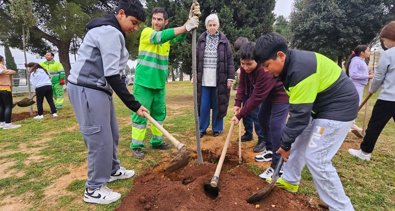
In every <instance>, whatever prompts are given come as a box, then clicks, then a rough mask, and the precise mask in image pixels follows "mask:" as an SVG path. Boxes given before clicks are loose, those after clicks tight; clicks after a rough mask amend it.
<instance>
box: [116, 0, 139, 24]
mask: <svg viewBox="0 0 395 211" xmlns="http://www.w3.org/2000/svg"><path fill="white" fill-rule="evenodd" d="M121 9H123V10H124V11H125V14H126V16H133V17H135V18H137V19H138V20H139V21H141V22H144V21H145V12H144V8H143V5H142V4H141V2H140V0H119V4H118V8H117V12H119V10H121Z"/></svg>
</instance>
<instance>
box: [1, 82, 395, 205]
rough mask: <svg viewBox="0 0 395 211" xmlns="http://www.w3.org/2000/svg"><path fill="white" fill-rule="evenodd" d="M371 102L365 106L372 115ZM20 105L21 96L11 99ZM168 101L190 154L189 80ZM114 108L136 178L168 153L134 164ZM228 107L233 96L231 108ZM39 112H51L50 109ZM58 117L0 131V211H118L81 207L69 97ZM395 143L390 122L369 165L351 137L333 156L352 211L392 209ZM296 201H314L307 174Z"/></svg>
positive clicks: (172, 126)
mask: <svg viewBox="0 0 395 211" xmlns="http://www.w3.org/2000/svg"><path fill="white" fill-rule="evenodd" d="M232 96H234V91H232ZM376 97H377V96H374V97H373V99H372V100H371V101H370V109H368V111H369V114H370V111H371V109H372V107H373V104H374V103H373V102H374V101H375V100H376ZM18 98H21V97H17V98H16V99H15V100H17V99H18ZM167 100H168V105H167V114H168V117H167V119H166V122H165V128H166V129H167V130H168V131H169V132H171V133H172V134H173V135H174V136H175V137H176V138H177V139H179V140H180V141H182V142H184V143H186V144H187V145H188V146H189V147H194V145H195V143H194V136H195V132H194V131H195V125H194V120H193V117H194V115H193V98H192V84H191V83H190V82H189V81H188V82H172V83H169V84H168V85H167ZM44 104H45V103H44ZM115 104H116V112H117V116H118V124H119V130H120V143H119V148H118V155H119V158H120V160H121V164H122V165H123V166H125V167H126V168H133V169H135V170H136V172H137V173H138V174H141V173H142V172H144V171H145V170H146V169H149V168H151V167H152V166H154V165H156V164H157V163H158V162H159V161H160V158H161V157H162V156H168V155H169V153H170V152H160V153H157V151H155V153H154V152H152V151H150V149H149V147H148V148H147V151H148V153H147V156H146V158H145V159H144V160H136V159H133V158H132V156H131V152H130V150H129V141H130V137H131V120H130V111H129V110H128V109H127V108H126V107H125V106H124V105H123V103H122V102H121V101H120V100H119V99H118V98H117V97H116V99H115ZM232 107H233V97H232V99H231V102H230V108H232ZM34 109H35V108H34ZM44 109H45V110H46V111H48V110H49V108H48V106H47V105H45V107H44ZM363 110H364V109H363ZM26 111H28V109H27V108H15V109H14V111H13V113H20V112H26ZM230 111H231V110H230ZM58 114H59V117H58V118H56V119H54V118H52V117H50V115H46V116H45V119H44V120H42V121H37V120H33V119H32V118H29V119H25V120H22V121H19V122H17V123H18V124H21V125H22V127H21V128H19V129H16V130H0V196H1V199H0V210H55V209H56V210H58V209H60V210H113V209H115V208H117V207H118V206H119V204H120V202H116V203H113V204H111V205H89V204H86V203H84V202H83V201H82V196H83V189H84V183H85V178H86V160H85V156H86V149H85V144H84V142H83V140H82V136H81V134H80V132H79V128H78V125H77V122H76V119H75V117H74V113H73V111H72V108H71V105H70V103H69V102H68V100H67V98H66V100H65V106H64V109H62V110H60V111H59V113H58ZM363 116H364V114H363V111H361V112H360V114H359V119H358V120H357V122H358V123H359V125H362V123H361V121H362V119H363ZM230 117H231V116H230V112H229V114H228V116H227V117H226V121H225V124H226V125H225V128H228V127H229V121H228V120H229V119H230ZM368 118H369V116H368ZM366 122H367V121H366ZM394 137H395V124H394V122H393V121H391V122H390V123H389V124H388V125H387V126H386V128H385V129H384V131H383V133H382V135H381V136H380V138H379V141H378V144H377V146H376V149H375V151H374V153H373V157H372V161H370V162H364V161H360V160H357V159H356V158H353V157H351V156H349V155H348V153H347V149H348V148H350V147H359V143H360V141H359V140H358V139H356V138H355V137H354V136H353V134H349V136H348V137H347V139H346V141H345V143H344V144H343V146H342V148H341V150H340V151H339V152H338V154H337V155H336V156H335V159H334V165H335V166H336V168H337V170H338V173H339V175H340V177H341V180H342V182H343V185H344V188H345V191H346V193H347V195H348V196H349V197H350V198H351V201H352V203H353V205H354V207H355V210H395V174H394V172H395V171H394V167H395V154H394V153H393V151H392V150H394V149H395V138H394ZM247 165H250V167H251V168H250V169H251V170H252V171H254V172H255V173H257V174H258V173H260V172H261V171H263V170H264V169H263V168H261V167H259V166H256V165H255V164H254V163H249V164H247ZM109 187H110V188H112V189H113V190H115V191H118V192H120V193H122V196H123V197H124V196H126V194H127V193H128V192H129V191H130V189H131V188H132V187H133V180H124V181H117V182H114V183H111V184H109ZM300 194H305V195H308V196H311V197H312V198H316V195H317V194H316V192H315V190H314V187H313V183H312V178H311V175H310V174H309V172H308V171H307V170H306V169H305V170H304V171H303V181H302V184H301V188H300Z"/></svg>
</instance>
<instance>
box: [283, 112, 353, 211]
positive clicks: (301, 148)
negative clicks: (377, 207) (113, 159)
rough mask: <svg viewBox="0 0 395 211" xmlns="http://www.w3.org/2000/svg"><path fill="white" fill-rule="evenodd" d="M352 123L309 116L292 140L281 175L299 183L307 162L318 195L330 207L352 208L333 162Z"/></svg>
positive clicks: (294, 182) (346, 209) (332, 209)
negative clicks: (308, 119)
mask: <svg viewBox="0 0 395 211" xmlns="http://www.w3.org/2000/svg"><path fill="white" fill-rule="evenodd" d="M352 124H353V121H348V122H340V121H334V120H328V119H314V120H312V121H311V122H310V124H309V125H308V126H307V128H306V129H305V130H304V131H303V133H302V134H301V135H299V136H298V137H297V138H296V140H295V142H294V143H293V144H292V148H291V154H290V157H289V159H288V161H287V162H286V163H285V164H284V168H283V170H284V174H283V175H282V178H283V179H284V180H285V181H287V182H289V183H293V184H299V183H300V179H301V173H302V169H303V167H304V166H305V165H307V168H308V169H309V171H310V173H311V175H312V177H313V182H314V186H315V188H316V190H317V192H318V195H319V196H320V198H321V200H322V201H323V202H325V203H326V204H328V206H329V210H331V211H335V210H336V211H353V210H354V208H353V206H352V204H351V201H350V199H349V198H348V197H347V196H346V194H345V192H344V190H343V186H342V183H341V181H340V178H339V175H338V174H337V172H336V169H335V167H333V165H332V158H333V157H334V156H335V154H336V153H337V151H338V150H339V148H340V146H341V145H342V143H343V141H344V139H345V137H346V135H347V133H348V131H349V130H350V128H351V125H352Z"/></svg>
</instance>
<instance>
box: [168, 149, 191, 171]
mask: <svg viewBox="0 0 395 211" xmlns="http://www.w3.org/2000/svg"><path fill="white" fill-rule="evenodd" d="M189 158H190V153H189V152H188V151H187V150H181V151H179V152H178V155H177V156H176V157H174V158H173V159H172V160H171V161H170V164H169V165H168V166H167V167H166V169H165V173H166V174H170V173H172V172H174V171H177V170H178V169H181V168H184V167H185V166H187V165H188V163H189Z"/></svg>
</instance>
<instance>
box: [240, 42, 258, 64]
mask: <svg viewBox="0 0 395 211" xmlns="http://www.w3.org/2000/svg"><path fill="white" fill-rule="evenodd" d="M254 48H255V43H254V42H247V43H245V44H244V45H242V46H241V48H240V49H239V52H238V54H239V58H240V59H243V60H244V59H247V60H254Z"/></svg>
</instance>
